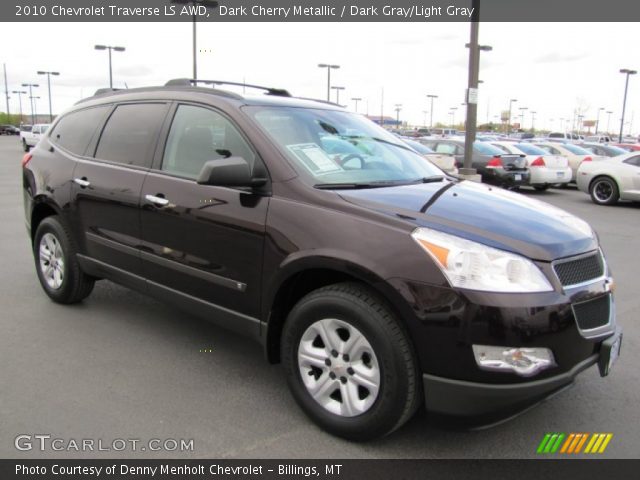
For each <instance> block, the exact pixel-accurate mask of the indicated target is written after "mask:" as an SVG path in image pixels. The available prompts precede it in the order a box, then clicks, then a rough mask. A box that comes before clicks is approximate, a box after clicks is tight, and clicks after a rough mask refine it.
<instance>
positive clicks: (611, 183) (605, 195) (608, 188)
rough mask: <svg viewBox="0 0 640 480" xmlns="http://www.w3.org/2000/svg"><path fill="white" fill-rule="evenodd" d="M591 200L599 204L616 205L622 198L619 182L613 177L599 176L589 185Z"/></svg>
mask: <svg viewBox="0 0 640 480" xmlns="http://www.w3.org/2000/svg"><path fill="white" fill-rule="evenodd" d="M589 193H590V194H591V200H593V203H597V204H598V205H614V204H615V203H617V202H618V199H619V198H620V193H619V191H618V184H617V183H616V182H615V180H614V179H613V178H610V177H598V178H596V179H595V180H594V181H593V182H591V185H590V186H589Z"/></svg>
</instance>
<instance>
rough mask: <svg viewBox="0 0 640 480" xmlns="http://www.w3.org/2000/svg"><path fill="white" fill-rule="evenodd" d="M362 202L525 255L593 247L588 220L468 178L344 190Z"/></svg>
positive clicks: (548, 257) (546, 256)
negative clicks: (457, 180)
mask: <svg viewBox="0 0 640 480" xmlns="http://www.w3.org/2000/svg"><path fill="white" fill-rule="evenodd" d="M339 193H340V196H341V197H342V198H343V199H344V200H345V201H348V202H350V203H353V204H356V205H358V206H360V207H364V208H368V209H372V210H376V211H378V212H380V213H384V214H386V215H391V216H394V217H396V218H397V217H400V218H402V219H404V220H406V221H409V222H411V223H413V224H414V225H415V226H417V227H428V228H433V229H436V230H440V231H443V232H446V233H450V234H453V235H458V236H460V237H463V238H467V239H469V240H473V241H476V242H480V243H483V244H485V245H490V246H492V247H495V248H500V249H502V250H507V251H511V252H514V253H519V254H520V255H524V256H526V257H528V258H531V259H534V260H541V261H547V262H548V261H552V260H555V259H557V258H562V257H567V256H571V255H576V254H579V253H584V252H587V251H591V250H595V249H596V248H598V241H597V238H596V236H595V233H594V232H593V230H592V229H591V227H590V226H589V224H588V223H587V222H585V221H584V220H581V219H580V218H578V217H576V216H574V215H572V214H570V213H568V212H565V211H564V210H561V209H559V208H556V207H554V206H552V205H549V204H547V203H544V202H541V201H538V200H535V199H531V198H528V197H526V196H524V195H521V194H518V193H513V192H509V191H506V190H502V189H500V188H496V187H490V186H488V185H483V184H479V183H474V182H470V181H462V182H449V181H443V182H436V183H427V184H418V185H403V186H396V187H385V188H373V189H361V190H343V191H340V192H339Z"/></svg>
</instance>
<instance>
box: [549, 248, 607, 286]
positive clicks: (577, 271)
mask: <svg viewBox="0 0 640 480" xmlns="http://www.w3.org/2000/svg"><path fill="white" fill-rule="evenodd" d="M553 270H554V271H555V272H556V275H558V278H559V279H560V283H561V284H562V285H563V286H567V285H576V284H578V283H584V282H588V281H589V280H595V279H596V278H600V277H602V275H604V262H603V261H602V255H600V252H596V253H594V254H592V255H587V256H584V257H580V258H578V259H576V260H564V261H560V262H557V263H555V264H554V265H553Z"/></svg>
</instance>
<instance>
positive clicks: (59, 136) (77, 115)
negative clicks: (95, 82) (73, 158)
mask: <svg viewBox="0 0 640 480" xmlns="http://www.w3.org/2000/svg"><path fill="white" fill-rule="evenodd" d="M110 108H111V107H110V106H108V105H105V106H101V107H95V108H87V109H85V110H78V111H76V112H71V113H68V114H67V115H65V116H64V117H62V118H61V119H60V120H59V121H58V123H57V124H56V128H55V129H54V130H53V133H52V134H51V139H52V140H53V142H54V143H55V144H56V145H58V146H60V147H62V148H64V149H65V150H68V151H70V152H71V153H73V154H75V155H84V152H85V151H86V149H87V147H88V146H89V142H90V141H91V138H92V137H93V134H94V133H95V131H96V129H97V128H98V126H99V125H100V124H101V122H102V119H103V118H104V116H105V115H106V113H107V111H108V110H109V109H110Z"/></svg>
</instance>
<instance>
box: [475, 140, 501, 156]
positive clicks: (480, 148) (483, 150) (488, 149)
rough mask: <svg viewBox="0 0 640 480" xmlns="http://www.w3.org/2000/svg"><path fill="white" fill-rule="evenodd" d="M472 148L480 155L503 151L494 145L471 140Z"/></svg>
mask: <svg viewBox="0 0 640 480" xmlns="http://www.w3.org/2000/svg"><path fill="white" fill-rule="evenodd" d="M473 149H474V150H475V151H476V153H479V154H481V155H503V154H504V152H503V151H502V150H500V149H499V148H498V147H494V146H493V145H489V144H488V143H484V142H473Z"/></svg>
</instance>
